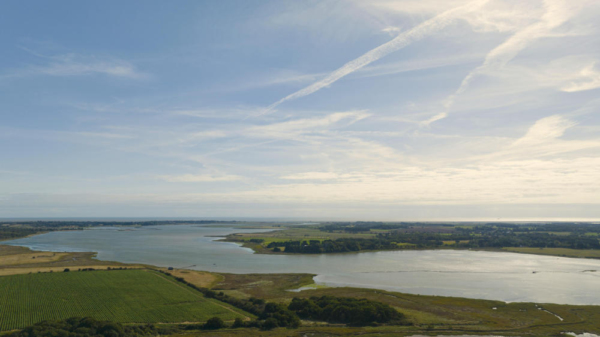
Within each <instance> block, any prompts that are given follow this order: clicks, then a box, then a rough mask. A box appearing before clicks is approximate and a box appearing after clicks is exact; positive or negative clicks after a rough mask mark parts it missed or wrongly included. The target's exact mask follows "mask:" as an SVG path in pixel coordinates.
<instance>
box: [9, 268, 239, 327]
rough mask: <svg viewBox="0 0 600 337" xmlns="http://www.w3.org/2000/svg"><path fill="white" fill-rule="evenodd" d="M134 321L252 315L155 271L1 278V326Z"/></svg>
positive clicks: (199, 320) (224, 318) (204, 319)
mask: <svg viewBox="0 0 600 337" xmlns="http://www.w3.org/2000/svg"><path fill="white" fill-rule="evenodd" d="M74 316H79V317H84V316H85V317H93V318H96V319H100V320H110V321H116V322H128V323H129V322H131V323H133V322H135V323H160V322H164V323H167V322H203V321H206V320H207V319H208V318H210V317H213V316H219V317H221V318H222V319H223V320H233V319H235V318H236V317H241V318H245V317H247V316H249V314H247V313H244V312H242V311H241V310H239V309H236V308H233V307H231V306H229V305H227V304H225V303H221V302H219V301H216V300H213V299H208V298H205V297H204V296H203V295H202V294H201V293H200V292H197V291H195V290H193V289H191V288H188V287H186V286H184V285H181V284H180V283H177V282H176V281H174V280H172V279H170V278H168V277H167V276H164V275H162V274H159V273H157V272H154V271H146V270H115V271H87V272H78V271H71V272H66V273H65V272H61V273H42V274H25V275H14V276H4V277H0V330H11V329H18V328H22V327H25V326H29V325H32V324H35V323H37V322H40V321H43V320H58V319H65V318H68V317H74Z"/></svg>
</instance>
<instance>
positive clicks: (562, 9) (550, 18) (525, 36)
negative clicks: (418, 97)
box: [444, 0, 586, 108]
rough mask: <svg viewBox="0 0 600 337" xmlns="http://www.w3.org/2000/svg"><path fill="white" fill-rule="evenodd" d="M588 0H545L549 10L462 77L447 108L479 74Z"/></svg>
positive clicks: (510, 56)
mask: <svg viewBox="0 0 600 337" xmlns="http://www.w3.org/2000/svg"><path fill="white" fill-rule="evenodd" d="M585 2H586V1H579V2H577V1H566V0H545V1H544V5H545V8H546V11H545V13H544V14H543V15H542V16H541V18H540V19H539V21H537V22H535V23H532V24H530V25H528V26H526V27H524V28H523V29H519V30H518V31H517V32H516V33H515V34H513V35H512V36H510V37H509V38H508V39H507V40H505V41H504V42H503V43H502V44H500V45H499V46H497V47H496V48H494V49H493V50H492V51H490V52H489V53H488V54H487V55H486V57H485V60H484V62H483V64H482V65H480V66H478V67H477V68H475V69H474V70H472V71H471V72H469V74H467V76H465V78H464V79H463V80H462V82H461V84H460V87H459V88H458V89H457V90H456V92H455V93H454V94H452V95H450V96H449V97H448V98H446V100H445V102H444V106H445V107H446V108H449V107H451V106H452V105H453V104H454V101H455V100H456V97H457V96H458V95H460V94H462V93H464V92H465V91H466V90H467V88H468V87H469V85H470V84H471V82H472V81H473V79H474V78H475V77H477V76H478V75H480V74H486V73H489V72H491V71H493V70H498V69H501V68H502V67H504V66H505V65H506V64H508V63H509V62H510V61H511V60H512V59H513V58H515V57H516V56H517V54H519V52H521V51H522V50H523V49H525V48H526V47H527V46H529V45H530V44H531V43H532V42H533V41H535V40H537V39H540V38H542V37H547V36H550V35H551V34H552V32H553V30H554V29H556V28H558V27H559V26H561V25H562V24H564V23H565V22H567V21H568V20H569V19H570V18H572V17H573V16H574V15H575V14H576V13H577V12H578V11H579V10H581V8H582V7H583V5H584V4H585ZM555 35H556V34H555Z"/></svg>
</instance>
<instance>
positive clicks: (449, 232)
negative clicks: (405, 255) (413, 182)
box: [267, 222, 600, 254]
mask: <svg viewBox="0 0 600 337" xmlns="http://www.w3.org/2000/svg"><path fill="white" fill-rule="evenodd" d="M318 228H319V229H320V230H322V231H327V232H349V233H365V232H369V231H370V230H371V229H385V230H389V232H387V233H379V234H377V235H376V237H374V238H340V239H336V240H324V241H322V242H321V241H319V240H310V241H286V242H276V241H274V242H271V243H269V245H267V248H272V249H273V251H274V252H281V249H280V247H285V250H284V253H300V254H322V253H345V252H358V251H365V250H397V249H436V248H440V247H443V246H444V241H446V242H448V241H450V242H454V244H453V247H454V248H504V247H533V248H570V249H600V241H599V240H598V236H595V235H586V234H587V233H600V225H598V224H589V223H563V224H552V223H551V224H535V225H517V224H504V223H491V224H484V225H480V226H473V227H460V226H454V225H448V224H433V225H430V226H427V225H423V224H412V226H411V224H407V223H404V224H385V223H361V222H357V223H335V224H326V225H323V226H320V227H318ZM553 232H560V233H569V234H568V235H557V234H554V233H553ZM399 243H400V244H402V245H398V244H399Z"/></svg>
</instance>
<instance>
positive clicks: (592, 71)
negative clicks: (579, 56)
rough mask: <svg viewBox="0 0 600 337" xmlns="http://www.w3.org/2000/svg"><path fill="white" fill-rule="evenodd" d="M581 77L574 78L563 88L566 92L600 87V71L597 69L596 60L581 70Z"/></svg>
mask: <svg viewBox="0 0 600 337" xmlns="http://www.w3.org/2000/svg"><path fill="white" fill-rule="evenodd" d="M579 75H580V76H581V78H580V79H577V80H574V81H572V82H571V83H569V84H568V85H565V86H564V87H562V88H561V90H562V91H565V92H577V91H586V90H592V89H597V88H600V71H598V70H596V62H594V63H592V64H591V65H589V66H587V67H585V68H584V69H582V70H581V71H580V72H579Z"/></svg>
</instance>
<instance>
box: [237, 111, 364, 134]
mask: <svg viewBox="0 0 600 337" xmlns="http://www.w3.org/2000/svg"><path fill="white" fill-rule="evenodd" d="M369 116H370V114H369V113H368V112H366V111H364V110H363V111H350V112H336V113H333V114H329V115H327V116H324V117H315V118H303V119H296V120H292V121H287V122H280V123H272V124H268V125H261V126H254V127H249V128H247V129H246V130H245V131H244V133H247V134H251V135H254V136H258V137H276V138H290V137H295V136H297V135H298V134H302V133H314V132H321V131H324V130H329V128H330V127H331V126H332V125H336V124H338V123H341V122H342V121H344V122H345V123H344V124H343V126H348V125H350V124H353V123H356V122H358V121H360V120H362V119H365V118H367V117H369Z"/></svg>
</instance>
